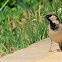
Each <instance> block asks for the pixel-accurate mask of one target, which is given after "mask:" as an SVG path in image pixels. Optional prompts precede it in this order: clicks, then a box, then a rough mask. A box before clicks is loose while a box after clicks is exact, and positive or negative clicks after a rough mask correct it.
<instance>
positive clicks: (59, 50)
mask: <svg viewBox="0 0 62 62" xmlns="http://www.w3.org/2000/svg"><path fill="white" fill-rule="evenodd" d="M61 45H62V43H59V49H58V50H57V52H61Z"/></svg>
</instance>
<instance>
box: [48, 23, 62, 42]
mask: <svg viewBox="0 0 62 62" xmlns="http://www.w3.org/2000/svg"><path fill="white" fill-rule="evenodd" d="M48 28H49V37H50V39H51V40H52V41H54V42H57V43H60V42H62V24H60V25H59V29H58V30H56V31H55V30H52V29H51V28H50V25H49V27H48Z"/></svg>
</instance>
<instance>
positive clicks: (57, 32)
mask: <svg viewBox="0 0 62 62" xmlns="http://www.w3.org/2000/svg"><path fill="white" fill-rule="evenodd" d="M45 18H46V19H47V20H48V21H49V25H48V35H49V38H50V40H51V46H50V50H49V52H52V49H51V47H52V41H54V42H56V43H58V45H59V49H58V51H59V52H60V51H62V24H61V22H60V19H59V17H58V16H57V14H56V13H49V14H47V15H45Z"/></svg>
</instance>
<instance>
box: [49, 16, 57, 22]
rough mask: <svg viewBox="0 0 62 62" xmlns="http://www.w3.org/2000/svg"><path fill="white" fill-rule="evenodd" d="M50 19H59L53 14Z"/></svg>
mask: <svg viewBox="0 0 62 62" xmlns="http://www.w3.org/2000/svg"><path fill="white" fill-rule="evenodd" d="M49 19H50V20H52V21H54V20H56V19H57V17H56V16H54V15H53V16H51V17H49Z"/></svg>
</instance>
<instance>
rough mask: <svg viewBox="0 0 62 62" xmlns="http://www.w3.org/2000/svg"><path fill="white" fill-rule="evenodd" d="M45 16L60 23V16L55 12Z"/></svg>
mask: <svg viewBox="0 0 62 62" xmlns="http://www.w3.org/2000/svg"><path fill="white" fill-rule="evenodd" d="M45 18H46V19H47V20H48V21H49V22H52V23H56V24H60V20H59V18H58V16H57V15H56V14H54V13H50V14H47V15H46V16H45Z"/></svg>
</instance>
